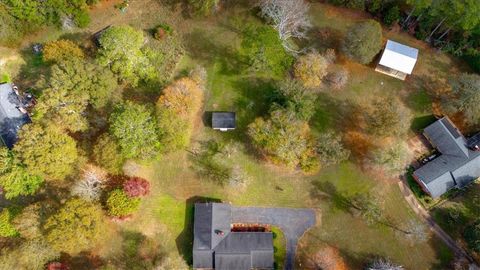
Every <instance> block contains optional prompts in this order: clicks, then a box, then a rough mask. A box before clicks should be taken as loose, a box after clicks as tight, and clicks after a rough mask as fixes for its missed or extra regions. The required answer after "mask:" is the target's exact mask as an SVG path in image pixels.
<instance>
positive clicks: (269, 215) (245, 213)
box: [232, 207, 315, 270]
mask: <svg viewBox="0 0 480 270" xmlns="http://www.w3.org/2000/svg"><path fill="white" fill-rule="evenodd" d="M232 222H233V223H259V224H270V225H274V226H277V227H279V228H280V229H281V230H282V231H283V233H284V235H285V239H286V241H287V254H286V259H285V269H286V270H292V269H293V266H294V263H295V250H296V248H297V243H298V240H299V239H300V237H302V235H303V234H304V233H305V232H306V231H307V230H308V229H310V228H311V227H312V226H314V225H315V212H314V211H313V210H312V209H301V208H300V209H295V208H263V207H232Z"/></svg>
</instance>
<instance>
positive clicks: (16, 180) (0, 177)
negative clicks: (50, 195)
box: [0, 147, 43, 199]
mask: <svg viewBox="0 0 480 270" xmlns="http://www.w3.org/2000/svg"><path fill="white" fill-rule="evenodd" d="M42 183H43V178H42V177H40V176H37V175H31V174H30V173H29V172H28V171H27V170H26V168H25V166H24V165H23V164H20V163H19V161H18V159H16V158H15V156H14V154H13V152H12V151H10V150H8V149H7V148H5V147H1V148H0V186H1V187H2V189H3V192H4V194H5V198H7V199H11V198H14V197H17V196H20V195H32V194H34V193H35V192H36V191H37V190H38V189H39V188H40V186H41V185H42Z"/></svg>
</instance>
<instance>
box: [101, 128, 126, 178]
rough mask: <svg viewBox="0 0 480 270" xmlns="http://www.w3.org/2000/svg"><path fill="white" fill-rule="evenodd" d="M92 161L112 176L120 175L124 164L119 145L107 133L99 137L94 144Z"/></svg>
mask: <svg viewBox="0 0 480 270" xmlns="http://www.w3.org/2000/svg"><path fill="white" fill-rule="evenodd" d="M93 159H94V160H95V162H96V163H97V164H98V165H99V166H101V167H103V168H105V169H106V170H107V171H108V172H110V173H112V174H120V173H121V171H122V167H123V164H124V163H125V157H124V156H123V154H122V152H121V148H120V145H119V144H118V143H117V141H116V140H115V139H114V138H112V136H110V135H109V134H108V133H105V134H103V135H101V136H100V137H99V138H98V140H97V142H96V143H95V145H94V147H93Z"/></svg>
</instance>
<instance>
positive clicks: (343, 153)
mask: <svg viewBox="0 0 480 270" xmlns="http://www.w3.org/2000/svg"><path fill="white" fill-rule="evenodd" d="M317 153H318V156H319V157H320V163H321V164H322V166H328V165H332V164H337V163H340V162H342V161H344V160H347V159H348V158H349V156H350V151H349V150H348V149H345V147H344V146H343V144H342V138H341V136H340V135H338V134H335V133H334V132H332V131H327V132H324V133H320V135H319V136H318V138H317Z"/></svg>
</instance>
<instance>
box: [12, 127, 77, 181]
mask: <svg viewBox="0 0 480 270" xmlns="http://www.w3.org/2000/svg"><path fill="white" fill-rule="evenodd" d="M18 137H19V140H18V142H17V144H15V146H14V148H13V152H14V154H15V156H17V157H18V159H19V160H20V162H21V163H22V164H25V166H26V167H27V169H28V172H29V173H31V174H34V175H39V176H41V177H43V178H45V179H46V180H62V179H63V178H65V177H66V176H67V175H69V174H70V173H72V171H73V169H74V166H75V164H76V162H77V158H78V152H77V146H76V142H75V140H74V139H72V138H71V137H70V136H68V135H67V134H65V133H63V132H62V131H61V130H60V129H59V128H57V127H55V126H47V127H45V126H42V125H40V124H28V125H24V126H23V127H22V129H21V130H20V132H19V134H18Z"/></svg>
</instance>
